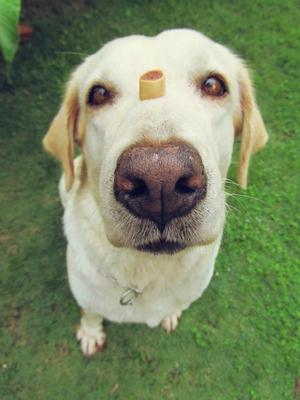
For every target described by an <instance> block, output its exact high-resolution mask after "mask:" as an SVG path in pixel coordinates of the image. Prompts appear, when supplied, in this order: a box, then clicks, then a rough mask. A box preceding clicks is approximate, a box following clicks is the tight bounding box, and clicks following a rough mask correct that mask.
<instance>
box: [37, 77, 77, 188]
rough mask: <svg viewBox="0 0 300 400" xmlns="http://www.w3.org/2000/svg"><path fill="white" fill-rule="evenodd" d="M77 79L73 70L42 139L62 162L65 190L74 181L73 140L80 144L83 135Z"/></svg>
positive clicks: (47, 147) (47, 148) (48, 149)
mask: <svg viewBox="0 0 300 400" xmlns="http://www.w3.org/2000/svg"><path fill="white" fill-rule="evenodd" d="M77 81H78V79H77V73H76V71H75V73H74V74H73V75H72V77H71V79H70V81H69V82H68V84H67V88H66V91H65V95H64V99H63V102H62V105H61V107H60V109H59V111H58V113H57V114H56V116H55V117H54V119H53V121H52V123H51V125H50V128H49V130H48V132H47V134H46V136H45V137H44V139H43V145H44V148H45V149H46V150H47V151H49V152H50V153H51V154H53V155H54V156H55V157H56V158H57V159H58V160H60V162H61V163H62V167H63V170H64V173H65V181H66V190H67V191H69V190H70V189H71V187H72V184H73V181H74V166H73V150H74V142H76V143H77V144H79V145H80V144H81V143H82V139H83V136H84V124H83V121H82V115H80V114H81V111H80V105H79V98H78V82H77Z"/></svg>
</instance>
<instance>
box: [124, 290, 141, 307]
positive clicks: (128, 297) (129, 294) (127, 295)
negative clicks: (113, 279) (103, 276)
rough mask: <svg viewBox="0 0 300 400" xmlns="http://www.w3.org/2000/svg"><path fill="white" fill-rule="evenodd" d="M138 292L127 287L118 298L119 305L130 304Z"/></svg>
mask: <svg viewBox="0 0 300 400" xmlns="http://www.w3.org/2000/svg"><path fill="white" fill-rule="evenodd" d="M139 294H140V292H138V291H137V290H134V289H127V290H125V292H124V293H123V294H122V296H121V298H120V304H121V306H132V305H133V303H134V300H135V299H136V298H137V297H138V295H139Z"/></svg>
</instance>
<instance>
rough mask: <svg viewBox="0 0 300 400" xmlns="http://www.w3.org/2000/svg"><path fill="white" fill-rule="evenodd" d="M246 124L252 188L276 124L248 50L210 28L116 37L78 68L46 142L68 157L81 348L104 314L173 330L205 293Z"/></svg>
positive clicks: (92, 343) (241, 176) (65, 180)
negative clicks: (270, 122)
mask: <svg viewBox="0 0 300 400" xmlns="http://www.w3.org/2000/svg"><path fill="white" fill-rule="evenodd" d="M141 77H142V79H141ZM237 135H241V154H240V161H239V168H238V177H237V179H238V182H239V183H240V185H241V186H242V187H244V188H245V187H246V185H247V173H248V167H249V161H250V157H251V155H252V154H253V153H255V152H256V151H257V150H259V149H260V148H261V147H263V146H264V144H265V143H266V141H267V138H268V135H267V132H266V129H265V126H264V123H263V120H262V118H261V115H260V112H259V109H258V107H257V104H256V102H255V98H254V92H253V88H252V86H251V81H250V78H249V75H248V72H247V70H246V68H245V66H244V64H243V62H242V61H241V60H240V59H239V58H238V57H236V56H235V55H234V54H233V53H232V52H231V51H230V50H228V49H227V48H225V47H224V46H222V45H220V44H217V43H215V42H213V41H212V40H210V39H208V38H207V37H205V36H204V35H202V34H201V33H198V32H195V31H192V30H187V29H179V30H170V31H165V32H162V33H161V34H159V35H158V36H155V37H145V36H129V37H125V38H121V39H117V40H113V41H112V42H110V43H108V44H107V45H106V46H104V47H103V48H102V49H101V50H99V51H98V52H97V53H96V54H94V55H92V56H90V57H87V58H86V60H85V61H84V62H83V63H82V64H81V65H80V66H79V67H78V68H77V69H76V70H75V72H74V73H73V74H72V76H71V79H70V81H69V83H68V85H67V88H66V93H65V97H64V100H63V103H62V106H61V108H60V110H59V112H58V114H57V115H56V117H55V118H54V120H53V122H52V124H51V126H50V129H49V131H48V133H47V135H46V137H45V138H44V146H45V148H46V149H47V150H48V151H49V152H50V153H52V154H53V155H54V156H55V157H57V158H58V159H59V160H60V161H61V163H62V166H63V169H64V174H63V176H62V178H61V180H60V184H59V191H60V196H61V200H62V203H63V205H64V208H65V212H64V230H65V235H66V237H67V240H68V247H67V266H68V277H69V282H70V287H71V290H72V292H73V295H74V297H75V299H76V300H77V302H78V304H79V305H80V307H81V309H82V312H83V313H82V318H81V324H80V327H79V328H78V331H77V339H78V340H79V341H80V342H81V348H82V351H83V353H84V354H86V355H92V354H93V353H95V352H96V351H97V350H98V351H99V350H102V349H103V348H104V347H105V343H106V336H105V332H104V330H103V325H102V322H103V319H108V320H111V321H116V322H138V323H146V324H148V325H149V326H150V327H154V326H157V325H158V324H161V325H162V326H163V327H164V328H165V329H166V331H168V332H170V331H172V330H174V329H175V328H176V326H177V323H178V319H179V317H180V315H181V313H182V311H183V310H185V309H187V308H188V307H189V305H190V304H191V303H192V302H193V301H195V300H196V299H198V298H199V297H200V296H201V295H202V293H203V291H204V290H205V288H206V287H207V286H208V284H209V281H210V279H211V277H212V275H213V270H214V263H215V258H216V256H217V253H218V250H219V246H220V242H221V237H222V231H223V225H224V220H225V193H224V182H225V178H226V174H227V171H228V167H229V165H230V161H231V156H232V148H233V143H234V138H235V137H236V136H237ZM75 143H76V144H77V145H78V146H79V148H80V150H81V156H80V157H78V158H77V159H75V160H73V148H74V144H75Z"/></svg>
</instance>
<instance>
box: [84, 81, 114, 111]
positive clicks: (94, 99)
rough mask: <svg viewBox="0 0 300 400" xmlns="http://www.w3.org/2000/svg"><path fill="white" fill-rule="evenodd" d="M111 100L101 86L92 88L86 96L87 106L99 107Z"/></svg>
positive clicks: (108, 93) (109, 94)
mask: <svg viewBox="0 0 300 400" xmlns="http://www.w3.org/2000/svg"><path fill="white" fill-rule="evenodd" d="M110 99H111V93H110V92H109V91H108V90H107V89H106V88H105V87H103V86H100V85H97V86H93V87H92V89H91V90H90V93H89V96H88V104H89V105H90V106H92V107H99V106H101V105H102V104H104V103H106V102H107V101H109V100H110Z"/></svg>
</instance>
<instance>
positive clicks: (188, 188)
mask: <svg viewBox="0 0 300 400" xmlns="http://www.w3.org/2000/svg"><path fill="white" fill-rule="evenodd" d="M202 183H203V179H202V176H199V175H194V176H189V177H185V176H183V177H181V178H179V179H178V181H177V182H176V185H175V191H176V192H177V193H180V194H193V193H195V192H196V191H197V190H198V189H200V188H201V186H202Z"/></svg>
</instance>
